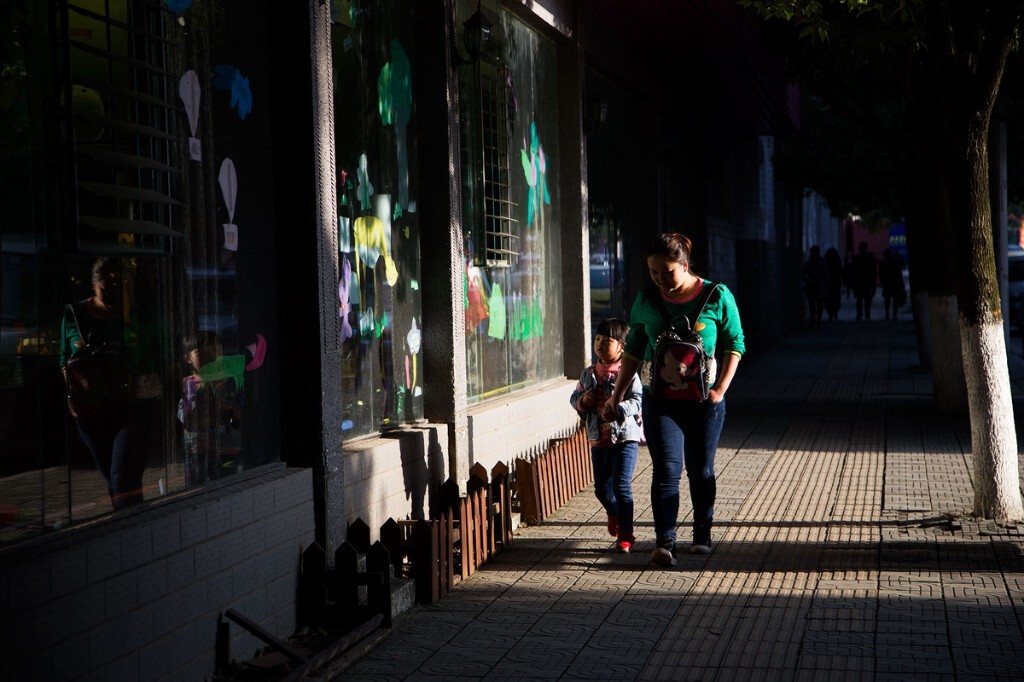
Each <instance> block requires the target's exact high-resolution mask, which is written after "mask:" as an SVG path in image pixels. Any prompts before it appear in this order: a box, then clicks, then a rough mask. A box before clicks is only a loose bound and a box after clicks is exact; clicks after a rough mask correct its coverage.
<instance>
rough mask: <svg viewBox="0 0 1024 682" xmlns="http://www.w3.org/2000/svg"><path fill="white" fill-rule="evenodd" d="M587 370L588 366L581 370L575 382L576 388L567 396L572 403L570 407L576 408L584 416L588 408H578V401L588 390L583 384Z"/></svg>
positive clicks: (588, 370) (588, 369)
mask: <svg viewBox="0 0 1024 682" xmlns="http://www.w3.org/2000/svg"><path fill="white" fill-rule="evenodd" d="M589 372H590V368H589V367H588V368H587V369H585V370H583V373H582V374H581V375H580V380H579V381H577V382H576V388H575V389H573V392H572V395H570V396H569V404H570V405H572V409H574V410H576V412H577V413H578V414H579V415H580V416H581V417H584V418H585V417H586V416H587V412H588V410H586V409H580V406H579V403H580V399H581V398H583V395H584V394H585V393H586V392H587V391H588V390H589V389H588V388H587V387H586V385H585V384H586V379H587V378H588V374H589Z"/></svg>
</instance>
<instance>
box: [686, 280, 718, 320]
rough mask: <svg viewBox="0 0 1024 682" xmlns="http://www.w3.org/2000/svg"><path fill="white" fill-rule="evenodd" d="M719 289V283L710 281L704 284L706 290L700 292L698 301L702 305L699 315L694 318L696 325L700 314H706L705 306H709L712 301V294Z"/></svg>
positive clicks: (698, 307)
mask: <svg viewBox="0 0 1024 682" xmlns="http://www.w3.org/2000/svg"><path fill="white" fill-rule="evenodd" d="M717 288H718V282H712V281H710V280H709V281H708V282H707V283H705V284H704V289H703V290H702V291H701V292H700V298H699V299H698V301H699V302H700V305H698V306H697V313H696V314H695V315H694V316H693V321H694V323H696V322H697V318H698V317H700V314H701V313H702V312H704V306H706V305H707V304H708V301H709V300H710V299H711V294H713V293H714V292H715V289H717ZM691 326H692V325H691Z"/></svg>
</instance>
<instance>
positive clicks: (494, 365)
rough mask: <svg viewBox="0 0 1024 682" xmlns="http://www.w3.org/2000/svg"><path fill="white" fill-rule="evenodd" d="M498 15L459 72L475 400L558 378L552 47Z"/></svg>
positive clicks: (469, 354) (506, 16)
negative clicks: (475, 56) (481, 48)
mask: <svg viewBox="0 0 1024 682" xmlns="http://www.w3.org/2000/svg"><path fill="white" fill-rule="evenodd" d="M462 9H464V10H466V11H467V12H469V11H473V10H475V5H474V6H473V7H468V6H466V7H463V8H462ZM497 15H498V20H497V22H494V23H495V26H494V29H493V31H492V34H491V41H490V45H491V47H490V48H489V50H488V51H486V52H485V54H484V55H483V56H482V57H481V58H480V60H479V61H478V62H477V63H475V64H473V65H471V66H468V65H467V66H462V67H460V71H459V74H460V78H461V83H460V92H461V96H462V102H461V111H462V116H461V120H462V148H463V158H462V162H463V169H464V177H463V193H462V198H463V222H464V232H465V239H466V243H465V252H466V277H465V298H464V303H465V315H466V344H467V364H468V367H467V370H468V383H469V386H468V394H469V397H470V399H471V400H474V401H478V400H481V399H484V398H487V397H489V396H492V395H497V394H501V393H506V392H508V391H510V390H514V389H516V388H519V387H522V386H527V385H529V384H533V383H536V382H538V381H543V380H546V379H551V378H555V377H560V376H562V374H563V372H562V343H561V335H562V311H561V305H560V303H559V301H560V296H559V292H560V287H559V283H560V281H561V277H562V269H561V252H560V247H559V239H560V237H559V221H558V210H557V201H556V198H555V196H554V192H555V191H556V188H557V187H558V182H557V175H556V173H557V168H558V158H559V157H558V144H557V142H558V140H557V120H556V114H557V109H556V105H555V101H556V99H557V91H556V87H557V84H556V63H555V47H554V45H553V44H552V43H551V42H550V41H549V40H547V39H545V38H544V37H542V36H541V35H540V34H538V33H537V32H535V31H533V30H532V29H530V28H528V27H527V26H526V25H525V24H524V23H522V22H521V21H519V20H518V19H516V18H515V17H514V16H512V15H511V14H510V13H508V12H505V11H503V10H498V12H497Z"/></svg>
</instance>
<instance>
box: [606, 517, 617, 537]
mask: <svg viewBox="0 0 1024 682" xmlns="http://www.w3.org/2000/svg"><path fill="white" fill-rule="evenodd" d="M608 535H611V536H612V537H613V538H614V537H617V536H618V535H619V517H618V516H612V515H611V514H609V515H608Z"/></svg>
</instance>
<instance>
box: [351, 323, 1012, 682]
mask: <svg viewBox="0 0 1024 682" xmlns="http://www.w3.org/2000/svg"><path fill="white" fill-rule="evenodd" d="M868 349H869V350H868ZM916 361H917V360H916V350H915V346H914V338H913V333H912V328H911V325H910V323H899V324H895V325H883V324H875V323H872V324H870V325H857V324H853V323H839V324H834V325H831V326H826V327H825V328H823V329H821V330H816V333H814V334H811V333H810V332H802V333H797V334H794V335H791V336H790V337H787V343H786V344H782V345H781V347H777V348H774V349H772V350H770V351H767V352H765V353H763V354H760V355H759V356H758V357H756V358H753V359H751V360H750V361H749V362H748V361H746V360H745V361H744V363H743V367H742V368H741V371H740V373H739V374H738V375H737V379H736V381H735V382H734V383H733V387H732V388H731V389H730V393H729V416H728V418H727V420H726V427H725V431H724V432H723V435H722V441H721V443H720V446H719V452H718V462H717V474H718V481H717V483H718V500H717V503H716V525H715V529H714V538H715V551H714V552H713V553H712V554H711V555H709V556H691V555H689V554H688V553H686V542H687V541H688V540H689V518H690V517H689V514H690V509H689V508H688V504H687V499H686V486H685V482H684V485H683V486H682V491H681V492H682V495H681V498H682V499H681V506H680V530H679V537H680V542H681V545H680V555H679V565H678V566H677V567H675V568H672V569H661V568H657V567H654V566H651V565H650V563H649V552H650V551H651V548H652V546H653V545H652V536H653V528H652V518H651V506H650V499H649V490H650V480H651V467H650V460H649V459H648V457H647V454H646V450H645V449H643V448H642V450H641V456H640V459H639V460H638V464H637V470H636V474H635V477H634V496H635V501H636V529H637V530H636V532H637V536H638V542H637V544H636V547H635V551H634V552H633V553H632V554H630V555H619V554H614V553H613V552H612V551H611V544H612V543H611V539H610V538H609V537H608V535H607V533H606V530H605V518H604V511H603V509H602V508H601V507H600V505H599V503H598V502H597V500H596V499H595V498H594V494H593V488H586V489H584V490H583V491H581V492H580V493H579V494H577V495H576V496H575V497H574V498H573V499H572V500H570V501H569V502H568V503H567V504H565V505H564V506H563V507H562V508H561V509H559V510H557V512H556V513H555V514H553V515H552V517H551V518H549V519H548V520H547V521H546V522H545V523H544V524H542V525H540V526H533V527H527V526H524V527H521V528H520V529H519V531H518V532H517V536H516V539H515V542H514V543H513V544H512V545H511V547H510V548H508V549H506V550H505V551H503V552H501V553H499V554H497V555H496V556H494V557H493V558H492V559H491V560H490V561H489V562H488V564H487V565H485V566H484V567H483V568H482V569H481V570H479V571H478V572H477V573H475V574H474V575H473V576H471V577H470V578H468V579H467V580H464V581H462V583H461V584H460V585H458V586H457V587H456V588H455V589H454V590H453V591H452V592H450V593H449V595H448V596H447V597H446V598H445V599H443V600H441V601H440V602H438V603H437V604H434V605H432V606H421V607H417V608H416V609H414V610H413V611H412V612H411V613H410V614H408V615H407V616H405V617H404V618H403V619H401V620H400V621H399V622H398V624H397V625H396V627H395V629H394V631H393V632H392V635H391V636H390V637H389V638H388V639H387V640H385V642H384V643H382V644H381V645H379V646H378V647H377V649H375V650H374V651H372V652H370V653H369V654H367V655H366V656H364V657H363V658H362V659H361V660H360V661H358V662H356V664H354V665H353V666H352V667H351V668H349V670H347V671H345V672H344V674H343V679H346V680H356V681H364V682H377V681H380V682H385V681H386V682H391V681H393V680H394V681H396V682H397V681H399V680H401V681H403V682H405V681H409V680H417V681H420V682H433V680H440V679H444V680H466V681H469V680H473V681H477V680H488V681H489V682H490V681H493V682H500V681H504V680H515V681H516V682H528V681H529V680H538V681H540V680H545V681H547V680H594V679H601V680H625V681H629V682H632V681H633V680H672V681H673V682H677V681H679V680H708V681H709V682H710V681H714V682H727V681H730V680H742V681H744V682H747V681H750V680H785V681H786V682H791V681H793V680H798V681H801V682H804V681H808V682H818V681H821V682H867V681H868V680H871V681H872V682H874V681H880V682H881V681H884V682H905V681H907V680H923V681H932V680H934V681H935V682H954V681H955V682H965V681H966V680H975V679H978V680H981V679H984V680H996V679H1006V680H1021V679H1024V627H1022V623H1024V526H999V525H996V524H994V523H991V522H987V521H982V520H976V519H972V518H970V517H969V516H968V515H967V512H968V511H969V509H970V507H971V505H972V502H973V501H972V496H973V488H972V484H971V477H972V476H973V472H972V470H971V462H970V453H969V449H970V428H969V424H968V423H967V421H966V419H963V418H961V417H949V416H947V415H938V414H935V413H933V412H932V408H931V401H930V398H929V394H930V391H931V386H930V377H929V376H928V375H927V374H925V373H921V372H918V371H916V370H912V369H910V367H911V365H913V364H915V363H916ZM1011 361H1012V362H1011V376H1013V377H1017V378H1016V379H1014V381H1015V383H1014V386H1015V387H1017V388H1016V389H1015V390H1016V391H1017V393H1016V394H1015V399H1016V400H1018V401H1020V399H1021V398H1022V397H1024V391H1021V390H1020V387H1021V386H1024V380H1022V378H1024V360H1022V359H1021V357H1020V356H1019V355H1016V354H1015V355H1014V356H1013V357H1012V358H1011ZM1020 468H1021V471H1022V472H1024V458H1022V461H1021V463H1020Z"/></svg>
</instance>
